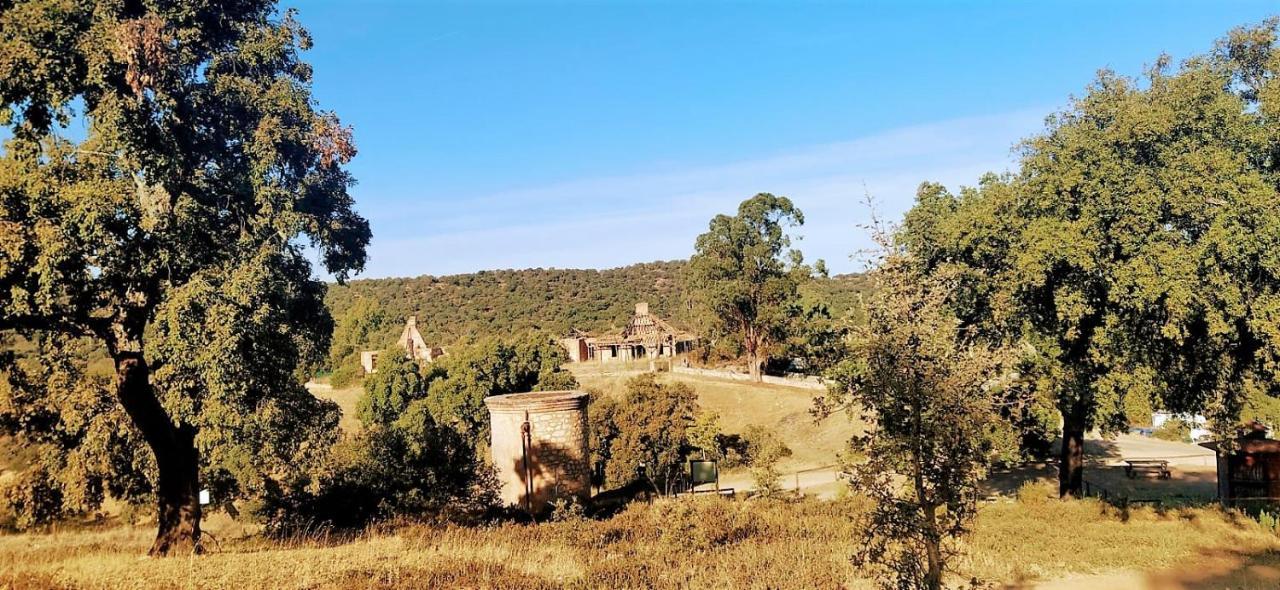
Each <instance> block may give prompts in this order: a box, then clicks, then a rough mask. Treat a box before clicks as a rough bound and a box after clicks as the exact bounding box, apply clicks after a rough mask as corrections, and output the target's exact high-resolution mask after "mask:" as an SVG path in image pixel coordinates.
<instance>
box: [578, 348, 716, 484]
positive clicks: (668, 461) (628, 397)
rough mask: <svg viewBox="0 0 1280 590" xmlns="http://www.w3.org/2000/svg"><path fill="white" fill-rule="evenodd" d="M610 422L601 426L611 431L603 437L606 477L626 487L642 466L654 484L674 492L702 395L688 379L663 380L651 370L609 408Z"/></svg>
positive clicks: (629, 382)
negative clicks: (683, 380) (677, 380)
mask: <svg viewBox="0 0 1280 590" xmlns="http://www.w3.org/2000/svg"><path fill="white" fill-rule="evenodd" d="M609 413H610V416H609V423H608V424H599V423H597V426H599V427H601V428H604V429H606V430H607V431H608V432H610V433H611V434H612V438H611V439H607V440H604V439H600V440H598V441H597V442H599V443H600V444H601V445H602V448H601V449H600V450H599V451H598V452H599V455H597V456H598V457H604V458H605V459H604V470H603V472H604V480H605V484H606V485H608V486H610V487H621V486H624V485H627V484H628V483H631V482H632V481H634V480H635V479H636V474H637V473H638V472H639V471H640V470H641V467H642V466H643V470H644V472H645V474H646V475H647V476H648V477H649V478H650V479H651V480H652V481H653V483H654V485H656V486H658V488H659V489H661V490H664V491H668V492H669V491H670V490H671V488H672V486H673V485H674V484H675V481H676V479H677V478H678V477H679V476H680V474H681V473H683V472H684V462H685V460H686V459H687V458H688V457H689V453H690V451H691V450H692V447H691V445H690V443H689V433H688V429H689V427H690V426H691V425H692V424H693V423H694V416H696V415H697V413H698V396H697V394H695V393H694V391H693V389H691V388H690V387H689V386H688V385H685V384H683V383H672V384H664V383H659V382H658V381H657V378H656V377H655V376H654V375H653V374H652V373H645V374H643V375H639V376H637V377H634V378H632V379H631V380H629V381H627V391H626V394H625V395H624V397H623V398H622V400H621V401H619V402H618V403H617V404H616V405H615V406H614V407H613V408H611V409H610V410H609Z"/></svg>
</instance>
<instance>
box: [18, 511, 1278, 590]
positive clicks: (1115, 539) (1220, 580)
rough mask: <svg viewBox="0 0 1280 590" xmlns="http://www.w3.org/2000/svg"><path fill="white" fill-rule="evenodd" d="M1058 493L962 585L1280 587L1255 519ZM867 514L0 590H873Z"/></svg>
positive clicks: (763, 519)
mask: <svg viewBox="0 0 1280 590" xmlns="http://www.w3.org/2000/svg"><path fill="white" fill-rule="evenodd" d="M1049 492H1050V490H1049V489H1048V488H1045V487H1043V486H1035V487H1033V488H1031V489H1030V491H1025V490H1024V492H1023V493H1022V494H1021V495H1022V499H1021V500H1018V501H1012V500H1005V501H1000V502H996V503H992V504H988V505H985V506H984V507H983V508H982V510H981V511H980V513H979V517H978V521H977V524H976V530H975V533H974V534H973V535H972V536H971V538H969V539H968V540H967V541H966V543H965V545H966V550H967V552H968V556H967V557H965V558H963V559H961V560H960V561H959V562H958V563H957V566H958V572H957V575H956V579H957V580H960V579H967V578H969V577H977V578H979V579H982V580H986V581H989V582H993V583H998V584H1001V585H1006V586H1005V587H1027V588H1030V587H1035V586H1036V585H1038V584H1040V583H1042V582H1046V581H1049V582H1053V583H1055V584H1058V585H1055V586H1054V587H1057V588H1091V587H1092V588H1100V587H1115V586H1108V582H1107V580H1110V581H1112V582H1114V581H1116V580H1124V581H1125V584H1124V585H1123V586H1120V587H1136V588H1218V587H1232V588H1274V587H1276V582H1277V580H1278V579H1280V538H1278V537H1277V536H1276V535H1275V534H1274V533H1272V532H1269V531H1266V530H1264V529H1263V528H1262V527H1260V526H1259V525H1257V524H1256V523H1255V522H1253V521H1252V520H1249V519H1247V518H1243V517H1239V516H1236V515H1233V514H1230V513H1223V512H1222V511H1220V510H1218V509H1216V508H1207V507H1206V508H1184V509H1177V510H1170V511H1160V510H1156V509H1152V508H1140V509H1133V510H1128V511H1120V510H1118V509H1116V508H1113V507H1111V506H1109V505H1106V504H1102V503H1100V502H1096V501H1092V500H1086V501H1078V502H1060V501H1057V500H1055V499H1049V498H1048V497H1047V496H1048V494H1049ZM858 513H859V504H858V503H857V502H856V501H849V500H846V501H805V502H799V503H784V502H780V501H730V500H720V499H717V498H700V499H697V500H687V499H686V500H664V501H658V502H655V503H654V504H652V505H644V504H640V505H635V506H632V507H631V508H630V509H628V510H626V511H624V512H623V513H622V514H620V515H618V516H616V517H614V518H612V519H609V520H602V521H579V522H562V523H549V524H542V525H518V524H506V525H499V526H493V527H480V528H460V527H428V526H423V525H406V526H401V527H398V528H394V529H390V530H387V531H383V532H371V533H367V534H365V535H361V536H359V537H356V538H354V539H349V540H345V541H341V542H337V541H333V540H326V539H308V540H305V541H302V542H296V543H274V542H270V541H267V540H263V539H260V538H256V537H252V536H246V537H235V536H234V535H233V534H231V533H230V532H229V531H227V532H223V533H222V534H221V535H220V542H219V543H218V544H216V545H215V549H216V551H215V552H214V553H213V554H212V555H207V556H203V557H198V558H169V559H140V558H139V556H140V555H141V554H142V553H143V552H144V551H145V549H146V546H147V543H148V541H149V538H150V536H151V530H150V529H147V528H132V527H108V528H93V529H87V530H80V531H72V530H68V531H62V532H55V533H48V534H23V535H7V536H0V588H28V587H76V588H251V587H252V588H257V587H273V588H346V587H387V588H391V587H413V588H427V587H432V588H434V587H463V588H640V587H652V588H691V587H693V588H834V587H851V588H863V587H868V586H869V584H868V583H867V581H865V580H862V579H859V577H858V575H857V572H856V571H855V570H854V569H853V568H852V567H851V566H850V565H849V563H848V561H847V556H848V555H849V554H850V553H851V552H852V548H853V547H854V543H855V542H856V541H855V539H856V533H857V528H856V527H857V525H856V520H855V516H856V515H857V514H858ZM224 526H225V525H224ZM215 528H216V527H215ZM215 534H217V533H216V532H215ZM1273 575H1274V576H1278V577H1276V578H1273V577H1271V576H1273Z"/></svg>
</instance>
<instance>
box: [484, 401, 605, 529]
mask: <svg viewBox="0 0 1280 590" xmlns="http://www.w3.org/2000/svg"><path fill="white" fill-rule="evenodd" d="M484 403H485V406H487V407H488V408H489V423H490V452H491V453H492V458H493V464H494V466H495V467H496V468H497V470H498V481H499V483H500V484H501V489H500V497H501V499H502V502H503V503H504V504H506V505H508V506H517V507H520V508H523V509H525V510H527V511H529V512H530V513H531V514H541V513H545V512H547V511H548V510H549V509H550V508H549V504H550V503H551V502H552V501H553V500H555V499H557V498H577V499H578V500H579V501H581V502H586V501H587V500H589V499H590V497H591V467H590V454H589V453H588V449H587V444H588V425H587V394H586V393H585V392H581V391H539V392H533V393H515V394H510V395H495V396H491V397H487V398H485V399H484Z"/></svg>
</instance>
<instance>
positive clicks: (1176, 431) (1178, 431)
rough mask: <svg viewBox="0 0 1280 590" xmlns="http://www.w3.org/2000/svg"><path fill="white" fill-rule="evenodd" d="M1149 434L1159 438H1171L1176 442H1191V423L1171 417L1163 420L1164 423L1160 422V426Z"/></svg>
mask: <svg viewBox="0 0 1280 590" xmlns="http://www.w3.org/2000/svg"><path fill="white" fill-rule="evenodd" d="M1151 436H1154V437H1156V438H1158V439H1160V440H1171V441H1176V442H1184V443H1190V442H1191V425H1190V424H1188V423H1187V422H1186V421H1185V420H1179V419H1177V418H1171V419H1169V420H1165V422H1164V424H1161V425H1160V427H1159V428H1157V429H1156V430H1155V432H1152V433H1151Z"/></svg>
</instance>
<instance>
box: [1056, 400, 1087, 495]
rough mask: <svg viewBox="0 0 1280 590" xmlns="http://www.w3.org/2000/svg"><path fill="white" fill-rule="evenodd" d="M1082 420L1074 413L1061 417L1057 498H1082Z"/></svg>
mask: <svg viewBox="0 0 1280 590" xmlns="http://www.w3.org/2000/svg"><path fill="white" fill-rule="evenodd" d="M1084 430H1085V423H1084V418H1083V417H1081V416H1080V415H1079V414H1078V413H1076V412H1065V413H1063V415H1062V450H1061V452H1060V454H1059V456H1058V496H1059V497H1062V498H1066V497H1072V498H1080V497H1082V496H1084Z"/></svg>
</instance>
